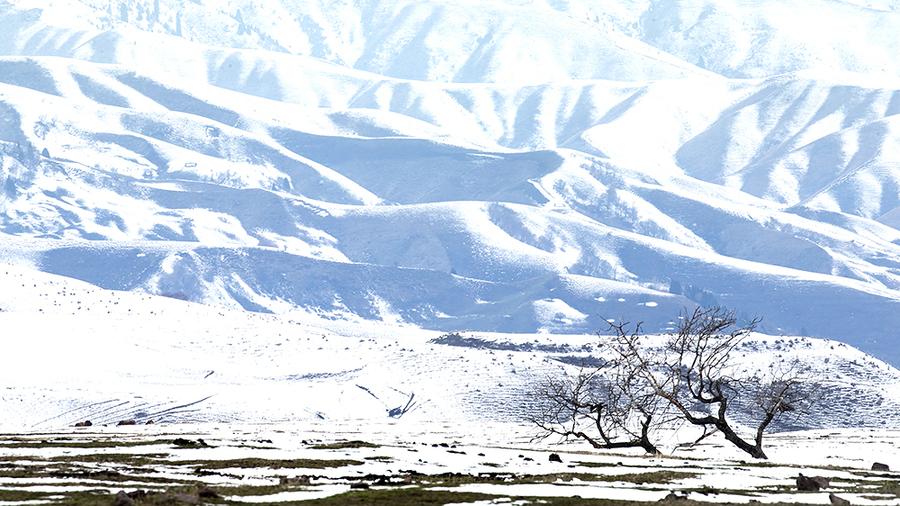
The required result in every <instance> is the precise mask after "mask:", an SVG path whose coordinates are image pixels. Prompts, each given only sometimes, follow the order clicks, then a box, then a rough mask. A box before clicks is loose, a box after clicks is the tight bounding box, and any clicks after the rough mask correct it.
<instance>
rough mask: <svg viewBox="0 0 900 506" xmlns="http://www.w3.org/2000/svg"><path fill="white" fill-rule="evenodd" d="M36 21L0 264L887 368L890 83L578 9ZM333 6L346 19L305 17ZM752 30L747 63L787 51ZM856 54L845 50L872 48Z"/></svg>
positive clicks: (24, 19) (14, 39) (330, 306)
mask: <svg viewBox="0 0 900 506" xmlns="http://www.w3.org/2000/svg"><path fill="white" fill-rule="evenodd" d="M101 4H102V5H101ZM157 4H158V5H159V6H158V7H157ZM634 4H635V6H636V8H637V11H635V12H639V13H640V12H644V14H643V15H642V16H644V15H646V16H650V15H651V14H652V12H651V11H655V10H657V9H661V8H664V7H665V5H670V6H671V7H669V8H671V9H676V11H677V12H670V13H668V14H666V15H665V16H661V17H660V19H659V22H660V23H664V24H665V23H674V21H673V20H678V19H688V18H689V17H690V16H689V14H690V15H694V14H696V12H702V11H703V10H704V9H707V8H708V7H709V5H711V4H709V3H707V2H702V1H695V2H677V3H674V2H673V3H670V4H661V3H655V2H635V3H634ZM35 5H36V4H33V3H32V2H30V1H25V0H21V1H15V2H6V3H4V4H2V5H0V16H2V17H3V22H4V23H5V25H4V26H6V27H8V28H4V29H3V31H2V38H0V52H3V53H6V54H7V56H4V57H2V58H0V113H2V115H0V118H2V119H0V184H2V197H0V233H2V234H3V235H2V236H0V237H2V245H0V248H2V251H3V255H4V258H6V259H24V260H27V261H29V262H32V263H33V264H35V265H37V266H39V267H40V268H41V269H42V270H44V271H47V272H52V273H56V274H62V275H66V276H72V277H76V278H79V279H82V280H85V281H88V282H90V283H94V284H97V285H99V286H101V287H104V288H111V289H118V290H137V291H145V292H150V293H154V294H164V295H169V296H173V297H177V298H185V299H189V300H193V301H198V302H206V303H211V304H218V305H223V306H227V307H233V308H243V309H248V310H252V311H262V312H276V313H285V314H289V313H291V312H292V311H296V310H298V309H300V310H303V311H311V312H315V313H318V314H320V315H322V316H325V317H328V318H333V319H350V320H358V319H374V320H385V321H394V322H405V323H413V324H415V325H418V326H422V327H425V328H431V329H442V330H457V329H474V330H479V331H506V332H511V331H514V332H567V333H572V332H574V333H581V332H593V331H596V330H598V329H602V328H603V327H604V325H605V321H606V320H607V319H610V318H614V319H625V320H629V321H637V320H640V321H644V322H645V323H646V328H648V329H649V330H653V331H657V330H665V329H666V328H668V327H670V326H671V319H672V318H673V317H674V316H675V315H676V314H677V312H678V310H679V309H680V308H682V307H684V306H692V305H695V304H703V305H707V304H725V305H729V306H732V307H734V308H736V309H738V310H739V311H741V312H742V314H743V315H745V316H750V315H761V316H763V317H764V318H765V320H764V324H763V325H764V327H763V329H762V330H764V331H766V332H769V333H773V334H778V333H787V334H804V335H818V336H824V337H831V338H835V339H841V340H844V341H846V342H848V343H850V344H853V345H855V346H858V347H859V348H860V349H862V350H863V351H866V352H869V353H873V354H875V355H876V356H878V357H880V358H883V359H886V360H888V361H890V362H891V363H894V364H897V363H900V355H898V351H897V349H896V346H894V342H895V340H896V339H897V335H896V333H895V332H894V331H893V330H891V329H896V328H900V325H898V323H900V321H897V320H898V318H900V316H898V315H900V311H897V304H898V301H900V230H898V228H896V225H897V223H898V220H897V218H896V217H897V215H898V212H900V211H898V209H900V207H898V205H900V204H898V198H900V196H898V188H900V187H898V184H900V183H898V181H900V165H898V152H897V150H898V147H900V146H898V139H900V136H898V131H897V120H896V118H897V113H898V112H900V106H898V104H900V102H898V98H897V97H900V91H898V90H900V85H898V79H897V78H896V76H894V75H893V74H891V72H890V71H885V72H879V73H876V72H875V71H874V70H872V69H871V68H869V67H858V68H857V67H846V68H844V70H853V71H866V72H871V73H870V74H867V75H863V74H859V73H854V74H849V73H847V72H825V71H823V70H822V69H823V68H824V67H822V66H818V67H816V66H813V67H815V68H816V70H812V71H807V70H803V71H801V70H802V67H803V66H804V65H806V63H804V62H807V60H804V59H802V58H801V59H798V60H796V61H795V60H790V59H783V58H774V57H771V59H770V60H765V59H764V58H763V57H762V56H760V59H759V61H756V60H753V61H750V60H747V61H744V62H743V63H740V64H737V63H735V65H736V66H734V67H733V68H731V70H729V71H726V70H723V69H722V68H721V65H722V64H721V63H716V64H713V63H710V62H707V63H706V64H703V65H700V63H702V62H698V61H695V59H691V58H687V56H686V55H685V54H681V53H682V52H688V53H690V54H691V55H693V56H698V55H700V54H701V53H703V54H706V53H704V52H703V51H700V50H699V49H689V48H690V47H693V46H691V45H690V44H687V45H684V46H679V45H678V44H675V43H674V42H672V41H668V42H665V43H662V42H659V41H660V40H664V39H665V37H663V36H662V35H660V34H665V33H666V30H669V29H670V28H671V27H670V28H665V27H657V28H655V29H654V30H656V31H654V32H653V33H651V32H650V31H648V30H649V29H648V28H646V27H647V26H650V24H648V23H650V21H651V20H649V18H645V17H642V18H641V21H640V23H643V24H635V23H638V21H635V20H634V19H631V18H628V17H627V16H631V14H627V15H626V14H625V13H622V12H620V11H616V10H615V9H612V10H610V11H609V12H607V13H605V14H603V16H604V17H602V19H601V18H599V17H597V16H600V14H599V13H597V12H596V11H594V10H592V7H591V5H590V4H588V3H584V4H581V3H578V2H568V3H564V2H547V3H545V4H542V3H538V2H535V3H533V4H528V5H517V4H515V3H512V2H491V3H489V4H488V5H487V6H485V7H484V9H486V10H485V11H481V10H479V9H476V8H475V7H474V4H471V5H470V4H459V5H457V6H455V7H454V8H449V7H448V6H447V5H445V4H443V3H441V2H435V1H432V2H409V3H404V2H399V3H385V2H374V1H373V2H365V1H359V2H347V3H341V2H338V3H327V9H326V4H321V5H320V4H316V3H302V4H301V3H299V2H298V3H295V2H287V1H285V2H282V3H278V4H277V6H276V8H277V9H285V10H287V11H291V12H294V11H296V12H302V14H298V15H297V16H288V17H285V18H279V19H283V20H286V21H283V22H285V23H288V25H285V26H281V25H279V26H274V25H273V26H268V25H265V26H264V25H263V24H261V23H262V21H260V20H259V19H257V18H256V17H255V16H262V14H263V13H262V11H260V10H259V9H261V7H259V6H255V4H253V3H250V2H234V3H221V4H216V5H212V4H206V3H203V2H200V3H184V4H183V3H181V2H167V1H164V0H160V1H159V2H156V3H153V2H146V3H142V2H119V3H108V2H96V3H92V2H75V1H72V0H59V1H58V2H56V3H54V4H53V5H51V6H50V7H47V6H46V5H41V6H37V8H32V9H29V7H34V6H35ZM479 5H480V4H479ZM621 5H625V4H621ZM621 5H620V6H621ZM300 6H302V7H304V8H303V9H300ZM107 7H111V8H112V13H109V12H106V14H103V12H105V9H107ZM306 7H309V8H308V9H307V8H306ZM479 8H480V7H479ZM748 8H749V7H748V6H747V5H744V4H735V7H734V9H736V10H733V12H730V13H726V14H727V16H725V18H723V17H722V15H724V14H722V15H720V14H721V13H719V14H716V13H712V14H710V15H709V16H707V18H704V19H705V21H704V22H703V23H701V24H700V25H698V28H696V30H702V31H703V33H713V31H714V30H713V28H716V27H717V28H722V29H724V28H727V27H729V26H731V25H730V24H729V23H731V22H732V21H734V19H737V18H736V17H735V16H737V14H739V13H741V12H746V9H748ZM822 8H823V9H824V10H825V11H826V14H823V15H824V16H826V17H829V16H835V15H847V16H849V17H850V19H863V20H869V19H870V14H871V12H870V10H867V8H862V7H859V6H852V5H850V4H846V3H841V4H840V5H836V4H835V5H832V3H827V2H826V3H822ZM884 8H885V9H887V7H884ZM254 9H256V10H254ZM642 9H643V10H642ZM698 9H699V11H698ZM805 9H806V8H805V7H802V6H798V7H797V10H796V12H797V13H800V14H802V13H804V12H806V11H805ZM775 10H777V6H776V5H775V4H771V3H765V5H764V6H763V8H762V9H761V11H760V13H758V14H753V16H756V18H755V17H753V16H751V18H752V19H750V21H748V23H749V22H751V21H752V20H753V19H757V18H758V17H759V16H763V17H764V18H765V19H768V18H766V16H771V15H772V12H775ZM238 11H239V12H240V19H241V20H243V24H244V27H243V28H240V23H238V21H237V19H238V17H237V14H236V13H237V12H238ZM338 12H340V13H343V14H342V15H344V18H342V19H347V20H351V21H350V22H347V23H345V24H342V25H341V27H340V28H337V27H334V26H331V25H328V23H329V22H332V21H333V20H334V19H333V18H331V17H330V16H331V15H336V13H338ZM98 13H100V15H98ZM176 13H180V14H176ZM324 13H328V14H329V16H325V15H324ZM691 13H694V14H691ZM736 13H737V14H736ZM320 14H322V15H321V16H320ZM493 14H497V16H494V15H493ZM500 14H503V15H502V16H500ZM881 14H882V15H883V16H884V17H883V19H882V18H879V19H882V21H879V23H882V24H883V26H882V25H881V24H879V27H880V28H878V30H887V29H889V28H890V27H891V26H893V25H891V23H893V22H894V21H893V20H894V14H893V11H890V10H889V9H888V10H887V11H881ZM104 15H105V16H106V17H105V18H104V17H103V16H104ZM179 15H180V16H181V21H178V16H179ZM268 15H269V17H267V18H266V19H274V18H272V17H271V13H270V12H269V13H268ZM798 15H799V14H798ZM173 16H174V18H173ZM579 16H581V17H579ZM592 16H593V18H596V19H593V18H592ZM225 18H228V19H232V20H233V21H234V22H235V23H238V25H236V26H234V29H232V30H231V31H228V30H219V31H213V30H212V28H211V27H213V26H216V23H219V22H221V21H222V20H223V19H225ZM326 18H327V19H326ZM260 19H262V18H260ZM723 19H724V20H723ZM760 19H762V18H760ZM536 20H540V21H541V26H540V27H539V29H538V27H535V26H533V25H534V24H535V23H536V22H537V21H536ZM727 20H731V21H727ZM526 21H527V23H526ZM757 21H758V20H757ZM866 22H868V21H866ZM173 23H174V24H173ZM179 23H180V25H181V28H180V30H179V29H178V26H179ZM598 23H599V25H598ZM604 23H606V24H604ZM609 23H613V25H610V24H609ZM679 23H680V22H679ZM704 23H706V24H704ZM707 24H711V25H709V26H707ZM601 25H602V26H605V27H606V29H605V30H601V31H598V30H597V27H598V26H601ZM645 25H646V26H645ZM223 26H232V25H229V24H228V23H225V24H224V25H223ZM460 26H463V27H465V28H459V27H460ZM654 26H655V25H654ZM666 26H669V25H666ZM672 26H674V25H672ZM766 26H769V25H766ZM641 27H644V28H641ZM723 27H724V28H723ZM671 29H674V28H671ZM642 30H643V31H642ZM767 30H769V32H772V33H771V34H768V35H766V34H763V35H761V37H762V40H763V41H765V44H763V46H762V47H761V48H760V51H761V53H760V55H764V54H766V53H765V51H767V50H769V49H771V48H770V46H769V45H771V44H775V45H781V44H788V45H790V44H795V43H794V42H790V41H791V40H793V39H791V37H793V36H792V35H791V36H788V35H785V34H784V33H783V29H782V28H778V27H777V26H775V25H772V26H770V27H769V28H767ZM483 31H490V32H491V33H492V34H493V35H492V38H490V40H482V39H478V37H480V35H478V34H479V33H481V32H483ZM769 32H766V33H769ZM558 33H571V34H572V35H571V37H559V36H557V34H558ZM679 33H680V32H679ZM716 33H718V32H716ZM878 33H882V32H878ZM885 33H886V32H885ZM291 34H293V35H291ZM653 34H656V35H653ZM288 35H291V36H290V37H289V39H290V41H295V42H296V45H292V43H289V41H288V39H284V40H282V39H281V38H280V37H288ZM651 35H653V36H652V37H651ZM718 35H721V36H722V37H725V35H723V34H718ZM470 36H471V37H470ZM472 37H474V38H475V39H478V40H479V41H480V42H479V44H474V43H473V44H472V45H470V46H466V47H460V45H463V46H465V41H467V40H470V39H471V40H475V39H472ZM629 37H630V38H629ZM659 37H663V38H659ZM667 37H668V36H667ZM779 37H780V38H779ZM304 39H308V40H306V41H305V42H304ZM665 40H668V39H665ZM451 42H452V43H451ZM651 42H652V44H651ZM721 43H722V44H725V45H728V44H731V46H729V47H732V48H733V49H735V50H738V49H740V48H738V47H737V46H734V44H735V43H733V42H728V39H727V37H725V38H724V39H722V42H721ZM208 44H214V45H208ZM653 44H656V45H655V46H653ZM767 44H768V45H767ZM857 44H862V43H861V42H859V41H857ZM867 44H868V45H866V46H859V47H857V46H856V45H848V46H847V48H845V49H846V51H848V52H849V53H853V51H857V50H858V51H862V49H860V47H864V48H871V47H875V48H887V49H890V48H891V47H892V46H891V41H890V40H881V39H878V38H876V39H874V41H873V42H870V43H867ZM651 46H653V47H651ZM810 47H814V46H810ZM524 48H527V49H528V51H530V52H529V54H528V55H527V57H522V56H521V55H519V56H517V55H516V54H517V53H515V51H519V50H524ZM654 48H655V49H654ZM673 48H675V49H678V50H677V51H676V50H675V49H673ZM767 48H769V49H767ZM664 51H665V52H666V53H664ZM576 53H577V54H578V55H580V56H579V57H578V58H573V57H572V56H573V55H575V54H576ZM725 54H726V53H721V54H720V53H715V52H712V53H709V55H710V57H712V56H716V57H722V58H724V56H723V55H725ZM729 58H730V57H729ZM873 58H874V57H873ZM729 61H730V60H729ZM763 61H781V62H787V63H790V65H793V66H792V67H791V68H784V69H783V68H780V67H779V68H776V67H765V66H761V63H760V62H763ZM847 61H850V59H849V57H848V60H847ZM871 61H877V59H873V60H871ZM791 62H793V63H791ZM613 63H614V64H613ZM807 63H808V62H807ZM845 63H846V62H845ZM873 65H874V63H873ZM700 67H705V68H706V69H708V70H703V69H701V68H700ZM839 68H840V67H839ZM710 70H711V71H715V72H719V73H721V74H722V75H716V74H714V73H712V72H710ZM784 70H790V71H792V72H793V73H791V74H787V75H778V76H773V75H771V74H772V73H775V72H781V71H784ZM794 71H796V72H794ZM723 76H728V77H734V76H737V77H744V76H754V77H755V76H762V77H761V78H758V79H757V78H754V79H726V78H725V77H723ZM609 79H617V81H612V80H609Z"/></svg>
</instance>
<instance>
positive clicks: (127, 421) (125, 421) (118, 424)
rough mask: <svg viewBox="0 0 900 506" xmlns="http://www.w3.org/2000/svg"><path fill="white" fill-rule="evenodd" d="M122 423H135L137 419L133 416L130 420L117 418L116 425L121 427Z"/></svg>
mask: <svg viewBox="0 0 900 506" xmlns="http://www.w3.org/2000/svg"><path fill="white" fill-rule="evenodd" d="M122 425H137V420H135V419H133V418H132V419H130V420H119V423H117V424H116V426H119V427H121V426H122Z"/></svg>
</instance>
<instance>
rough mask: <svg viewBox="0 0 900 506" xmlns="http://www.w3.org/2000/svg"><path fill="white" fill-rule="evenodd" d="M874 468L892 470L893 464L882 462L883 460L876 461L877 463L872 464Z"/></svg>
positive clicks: (874, 469) (876, 469)
mask: <svg viewBox="0 0 900 506" xmlns="http://www.w3.org/2000/svg"><path fill="white" fill-rule="evenodd" d="M872 470H873V471H890V470H891V466H889V465H887V464H882V463H881V462H876V463H874V464H872Z"/></svg>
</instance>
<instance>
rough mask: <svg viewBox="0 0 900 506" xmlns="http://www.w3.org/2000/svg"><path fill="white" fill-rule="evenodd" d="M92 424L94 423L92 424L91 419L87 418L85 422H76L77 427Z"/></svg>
mask: <svg viewBox="0 0 900 506" xmlns="http://www.w3.org/2000/svg"><path fill="white" fill-rule="evenodd" d="M91 425H94V424H92V423H91V421H90V420H85V421H83V422H78V423H76V424H75V426H76V427H90V426H91Z"/></svg>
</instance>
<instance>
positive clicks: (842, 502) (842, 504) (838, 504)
mask: <svg viewBox="0 0 900 506" xmlns="http://www.w3.org/2000/svg"><path fill="white" fill-rule="evenodd" d="M828 500H829V501H831V504H833V505H834V506H850V501H848V500H846V499H844V498H843V497H838V496H836V495H834V494H828Z"/></svg>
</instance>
